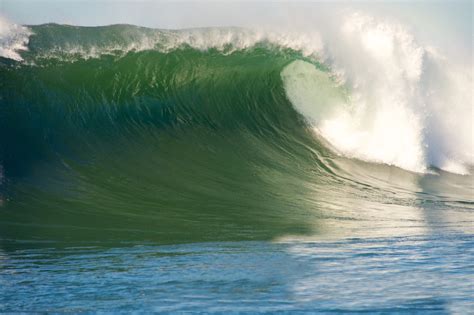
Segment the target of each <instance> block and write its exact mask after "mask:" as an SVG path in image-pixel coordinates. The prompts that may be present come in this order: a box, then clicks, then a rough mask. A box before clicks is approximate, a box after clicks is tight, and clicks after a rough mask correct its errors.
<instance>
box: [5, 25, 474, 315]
mask: <svg viewBox="0 0 474 315" xmlns="http://www.w3.org/2000/svg"><path fill="white" fill-rule="evenodd" d="M28 30H29V32H30V33H28V34H27V35H28V43H27V48H28V50H25V51H21V52H15V53H18V56H17V55H14V54H12V53H10V55H9V57H8V56H7V57H4V58H0V166H1V168H0V171H1V173H0V175H1V177H0V178H1V182H0V311H3V312H97V311H109V312H120V311H123V312H127V311H144V312H151V311H163V312H173V311H202V312H229V311H235V312H241V311H242V312H275V311H282V312H285V311H286V312H296V311H308V312H315V311H319V312H352V311H354V312H375V313H391V312H395V313H396V312H401V313H403V312H408V313H413V312H427V313H441V314H444V313H461V314H463V313H467V312H469V311H470V310H471V309H472V307H473V306H474V305H473V304H474V299H473V295H474V277H473V269H472V268H473V264H472V260H473V259H472V258H473V248H474V247H473V241H474V238H473V232H474V229H473V219H474V217H473V211H474V200H473V190H474V184H473V177H472V175H470V174H471V173H472V165H471V164H470V162H469V161H467V162H466V161H461V160H462V159H461V158H459V159H457V160H456V159H451V160H449V159H447V158H446V156H448V155H449V154H451V155H453V156H454V153H455V152H456V150H460V151H465V152H467V151H468V150H469V148H467V147H464V148H463V147H462V146H461V147H460V148H459V146H458V147H454V148H453V147H450V146H449V145H448V144H453V145H454V144H459V143H462V141H458V140H459V139H458V138H457V137H454V138H452V139H450V138H449V136H450V135H451V133H446V134H445V133H443V132H442V131H443V130H444V129H443V128H445V127H446V126H447V124H448V123H447V122H446V123H445V122H442V123H440V125H439V126H438V125H436V123H438V122H439V121H438V120H436V119H434V118H433V117H431V116H429V117H428V118H426V117H425V119H424V120H423V119H421V118H420V119H419V120H416V119H415V120H413V121H411V120H407V119H405V118H406V117H404V116H403V115H402V116H400V115H401V114H400V113H405V112H408V113H412V112H413V113H414V114H418V112H416V111H414V110H413V111H411V110H412V108H408V109H407V108H405V107H403V106H401V107H397V108H395V110H393V112H389V115H388V116H387V117H388V118H390V119H387V120H383V119H385V117H386V116H384V115H386V110H387V104H386V103H384V102H383V101H384V100H380V102H379V103H380V104H382V105H383V106H382V105H381V106H382V110H381V109H380V108H377V107H374V108H372V107H371V106H367V108H368V109H373V112H370V113H369V114H368V116H367V117H364V119H363V120H362V121H363V122H364V123H367V124H369V125H371V124H373V125H374V126H375V127H374V129H373V130H371V132H372V133H375V134H370V132H369V131H368V130H360V129H358V127H357V126H358V124H356V123H355V122H353V121H349V122H348V121H347V120H344V119H342V120H338V118H341V117H342V118H344V117H346V116H347V115H346V114H347V113H350V114H353V115H352V116H351V115H349V117H357V115H359V114H360V112H361V110H360V109H359V110H356V109H357V108H355V107H356V105H357V104H358V103H357V102H356V101H354V99H357V98H356V97H355V96H354V95H359V94H361V93H362V92H363V90H362V92H361V91H359V90H357V89H356V86H351V85H350V84H341V83H339V82H338V78H337V77H336V76H335V75H334V72H333V69H332V68H331V64H328V63H327V62H325V61H324V60H323V59H321V58H318V56H316V55H308V54H304V53H303V52H302V51H300V50H298V49H294V48H292V47H288V46H285V45H282V44H281V43H276V42H274V41H272V40H269V39H261V38H259V37H257V39H252V40H250V42H248V41H244V39H245V40H248V38H249V36H250V38H253V37H252V36H254V35H255V34H254V35H252V33H248V31H245V30H241V29H236V28H230V29H194V30H182V31H163V30H153V29H146V28H140V27H135V26H129V25H115V26H107V27H73V26H61V25H55V24H46V25H40V26H31V27H29V28H28ZM213 36H214V37H213ZM216 36H217V39H216V38H215V37H216ZM254 37H255V36H254ZM222 38H224V40H223V39H222ZM210 39H213V40H215V41H216V42H213V43H211V44H209V45H208V46H209V47H207V46H205V45H204V42H205V40H210ZM226 40H227V41H226ZM206 45H207V44H206ZM427 64H428V63H427ZM428 65H429V64H428ZM374 69H376V68H374ZM396 83H397V84H398V81H397V82H396ZM405 83H406V82H405ZM405 83H404V84H405ZM425 84H426V85H427V86H429V84H428V83H426V82H425ZM397 86H398V85H397ZM423 87H424V85H423ZM429 87H431V86H429ZM420 89H421V87H420ZM446 89H447V88H446ZM382 91H384V92H386V91H385V90H383V89H382ZM443 91H444V90H443ZM357 93H358V94H357ZM376 95H377V96H378V95H379V94H376ZM391 96H393V95H388V96H387V99H388V100H391V98H390V97H391ZM368 99H371V97H368ZM413 99H415V98H413ZM410 100H412V99H410ZM377 101H379V100H377ZM402 103H403V102H402ZM376 104H378V103H377V102H376ZM403 104H404V105H406V106H408V105H407V104H409V103H403ZM369 105H374V104H369ZM384 106H385V107H384ZM334 108H336V109H338V110H339V112H337V113H340V117H339V116H338V117H334V116H332V115H335V114H334V112H332V109H334ZM354 108H355V109H354ZM433 113H434V114H433V115H432V116H436V115H437V114H436V113H435V112H434V109H433ZM399 114H400V115H399ZM414 114H413V115H414ZM435 114H436V115H435ZM345 115H346V116H345ZM438 116H439V117H442V115H438ZM438 116H436V117H438ZM374 117H375V118H374ZM380 117H382V118H380ZM400 117H401V118H400ZM407 117H411V116H410V115H408V116H407ZM439 117H438V118H439ZM392 118H393V119H392ZM438 118H437V119H438ZM334 119H335V120H334ZM371 119H374V121H373V122H371ZM377 119H382V122H381V121H380V120H377ZM447 120H448V119H447ZM328 121H329V122H333V123H334V122H337V123H339V124H340V123H341V122H342V123H344V122H347V125H344V124H342V125H339V126H340V127H341V129H338V130H343V131H344V132H346V131H349V132H348V133H341V134H334V133H331V132H330V131H331V130H332V129H328V126H331V125H328V124H326V125H325V124H324V123H325V122H326V123H327V122H328ZM394 121H396V122H398V121H399V122H400V123H401V125H400V128H394V127H393V125H391V124H392V123H393V122H394ZM421 122H426V126H423V128H421V129H420V128H419V126H418V124H419V123H421ZM359 123H360V122H359ZM359 125H360V124H359ZM448 125H449V124H448ZM354 126H356V127H354ZM384 126H386V128H385V129H384V128H382V127H384ZM346 127H347V128H346ZM351 128H353V129H351ZM419 130H421V131H422V132H421V134H422V135H423V136H420V134H419V133H418V131H419ZM433 130H434V131H433ZM376 132H382V133H383V137H379V136H378V134H376ZM354 134H355V135H357V137H352V136H353V135H354ZM367 135H369V136H367ZM462 136H464V134H463V133H462V130H461V131H460V132H459V138H461V137H462ZM364 137H367V139H369V140H368V141H365V140H364V139H365V138H364ZM380 138H382V139H387V140H384V141H383V142H380ZM361 139H362V140H361ZM406 139H408V140H410V141H405V142H403V141H404V140H406ZM412 139H415V140H417V139H421V140H420V141H421V142H420V143H417V142H416V141H411V140H412ZM446 139H450V140H451V141H447V142H446V143H444V142H443V141H444V140H446ZM345 140H347V141H345ZM399 140H400V141H399ZM354 141H356V142H355V143H358V144H359V146H357V148H360V150H355V151H351V150H350V149H351V146H350V145H351V143H354ZM357 141H359V142H357ZM397 141H398V142H397ZM368 144H371V145H370V146H369V145H368ZM409 145H413V147H410V146H409ZM400 148H401V149H400ZM420 148H422V149H420ZM423 148H424V149H423ZM362 149H364V150H365V151H363V150H362ZM402 149H403V150H402ZM420 150H421V151H422V154H419V153H420V152H421V151H420ZM423 150H425V151H423ZM453 152H454V153H453ZM448 153H449V154H448ZM420 156H422V157H423V158H420ZM459 156H461V155H459ZM446 161H448V162H449V163H447V162H446ZM460 161H461V162H460ZM446 165H447V166H446Z"/></svg>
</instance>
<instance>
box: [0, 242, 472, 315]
mask: <svg viewBox="0 0 474 315" xmlns="http://www.w3.org/2000/svg"><path fill="white" fill-rule="evenodd" d="M124 245H126V244H124ZM473 254H474V238H473V237H472V235H466V234H459V233H446V234H441V233H440V234H436V235H429V236H411V237H393V238H368V239H365V238H354V239H342V240H337V241H329V240H326V241H307V242H301V241H300V242H285V243H272V242H229V243H198V244H188V245H186V244H185V245H171V246H153V245H134V244H128V246H124V247H121V248H111V249H105V248H100V247H79V248H78V247H75V248H65V249H55V248H47V249H44V248H43V249H36V250H31V249H29V250H15V251H12V252H8V253H7V252H2V253H1V255H0V311H2V312H17V311H27V312H31V311H32V312H36V311H38V312H39V311H41V312H44V311H47V312H90V311H94V312H96V311H110V312H115V311H146V312H148V311H150V312H157V311H158V312H174V311H206V312H207V311H209V312H229V311H235V312H247V311H251V312H274V311H288V312H293V311H318V312H342V313H344V312H377V313H392V312H395V313H397V312H400V313H404V312H409V313H413V312H426V313H439V314H450V313H459V314H466V313H469V312H471V311H472V309H473V307H474V298H473V294H474V276H473V267H474V263H473V261H472V257H473Z"/></svg>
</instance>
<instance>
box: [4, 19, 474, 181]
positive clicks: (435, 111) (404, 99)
mask: <svg viewBox="0 0 474 315" xmlns="http://www.w3.org/2000/svg"><path fill="white" fill-rule="evenodd" d="M2 23H4V24H5V21H3V22H2ZM7 25H10V26H9V27H6V28H4V29H6V30H7V32H6V33H5V32H4V33H5V34H6V35H2V37H1V38H2V56H4V57H8V58H11V59H15V60H21V58H22V57H20V55H19V54H18V49H23V50H24V49H25V48H26V47H25V46H24V45H25V44H26V43H28V39H29V40H30V41H31V42H30V45H29V47H28V48H29V51H24V52H23V53H22V56H23V58H25V61H24V63H25V64H28V63H29V64H30V65H31V64H35V65H37V66H41V65H43V66H45V65H46V66H49V67H52V66H51V65H48V63H51V62H52V61H56V62H58V61H61V62H71V63H73V62H78V61H80V60H82V61H84V60H87V59H89V58H103V56H106V55H109V56H115V57H125V56H127V55H128V54H130V53H135V54H136V53H138V52H144V51H156V52H161V53H165V54H169V56H173V54H174V53H175V51H176V50H177V49H196V50H198V51H208V50H216V51H217V52H219V53H221V54H222V55H232V54H233V53H235V52H244V51H251V50H255V49H264V50H265V52H264V53H268V54H269V58H271V57H272V56H271V55H272V53H273V52H276V51H278V52H279V53H281V56H282V58H285V59H286V60H288V65H287V67H286V68H285V69H282V70H281V77H282V79H283V86H284V88H285V91H286V94H287V97H288V99H289V100H290V101H291V103H292V105H293V106H294V107H295V108H296V110H297V111H298V112H300V113H301V114H303V115H304V116H305V117H306V121H307V122H309V124H310V125H311V126H312V127H313V128H314V130H315V132H316V133H317V134H318V135H319V136H322V137H323V138H324V139H325V140H326V141H327V142H328V143H329V144H330V145H331V149H332V150H334V151H335V152H337V153H340V154H343V155H345V156H348V157H351V158H357V159H361V160H365V161H369V162H376V163H384V164H389V165H395V166H398V167H401V168H404V169H407V170H410V171H414V172H426V171H427V170H428V169H429V168H430V167H436V168H440V169H443V170H447V171H450V172H454V173H459V174H467V173H468V172H469V171H468V169H469V167H470V165H472V163H473V153H472V152H474V150H473V141H472V121H473V115H472V110H471V109H470V106H471V104H470V94H471V93H470V92H471V90H470V87H471V85H472V84H471V82H472V77H471V74H470V73H469V71H466V70H464V69H462V68H461V66H459V65H456V64H454V63H453V61H451V60H447V59H446V58H444V57H443V56H442V55H441V53H439V52H438V51H436V50H435V49H434V48H433V47H425V46H422V45H421V44H418V43H417V42H416V39H415V38H414V36H413V35H411V34H410V33H409V31H408V30H407V29H406V28H404V27H403V26H402V25H400V24H397V23H393V22H391V23H389V22H386V21H382V20H377V19H375V18H373V17H371V16H368V15H364V14H362V13H353V14H350V15H349V16H347V17H346V18H345V22H344V23H343V24H342V26H340V28H339V29H336V30H332V31H331V32H330V37H326V38H325V37H324V35H325V34H323V33H318V32H311V33H309V32H306V33H304V32H303V33H302V32H300V33H296V32H281V31H280V32H276V31H269V30H264V31H255V30H251V29H240V28H205V29H189V30H180V31H166V30H155V29H148V28H142V27H136V26H130V25H113V26H107V27H75V26H65V25H54V24H48V25H42V26H35V27H31V28H30V29H31V30H30V29H27V28H24V27H20V26H16V25H14V24H7ZM31 33H34V35H33V36H31ZM25 36H26V37H25ZM28 36H31V37H28ZM334 38H336V39H337V40H335V39H334ZM170 58H171V57H170ZM230 60H231V58H229V62H231V61H230ZM269 60H270V62H272V61H271V59H269ZM130 75H133V73H130ZM248 79H249V80H252V79H253V78H251V77H249V78H248ZM229 88H230V87H226V88H225V89H229ZM263 89H264V87H262V90H263ZM267 106H270V105H267Z"/></svg>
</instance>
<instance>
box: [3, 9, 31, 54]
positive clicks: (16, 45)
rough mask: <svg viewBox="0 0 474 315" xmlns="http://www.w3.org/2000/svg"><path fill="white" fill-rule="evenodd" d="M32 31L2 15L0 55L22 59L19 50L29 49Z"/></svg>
mask: <svg viewBox="0 0 474 315" xmlns="http://www.w3.org/2000/svg"><path fill="white" fill-rule="evenodd" d="M30 35H31V31H30V30H28V28H26V27H24V26H21V25H17V24H14V23H10V22H9V21H8V20H6V19H5V18H3V17H1V16H0V57H4V58H9V59H13V60H17V61H20V60H22V58H21V56H20V54H19V53H18V51H20V50H27V49H28V48H27V45H28V41H29V36H30Z"/></svg>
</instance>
